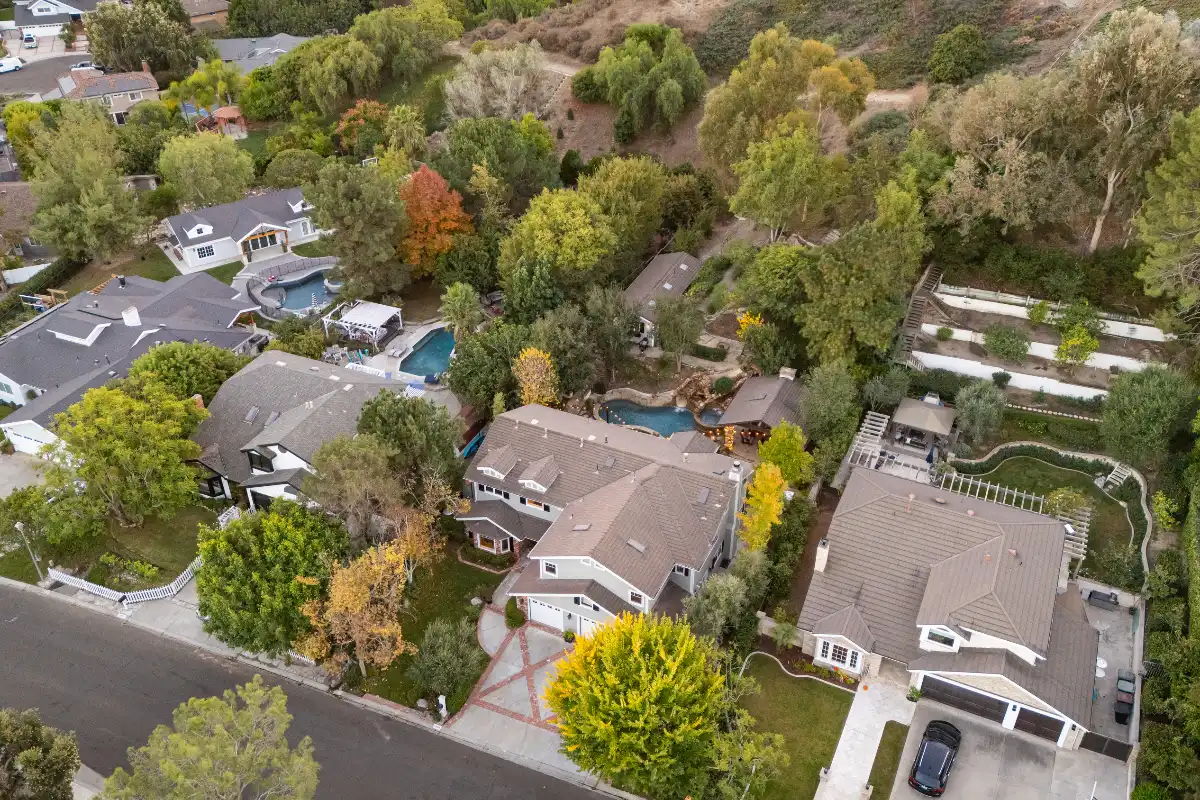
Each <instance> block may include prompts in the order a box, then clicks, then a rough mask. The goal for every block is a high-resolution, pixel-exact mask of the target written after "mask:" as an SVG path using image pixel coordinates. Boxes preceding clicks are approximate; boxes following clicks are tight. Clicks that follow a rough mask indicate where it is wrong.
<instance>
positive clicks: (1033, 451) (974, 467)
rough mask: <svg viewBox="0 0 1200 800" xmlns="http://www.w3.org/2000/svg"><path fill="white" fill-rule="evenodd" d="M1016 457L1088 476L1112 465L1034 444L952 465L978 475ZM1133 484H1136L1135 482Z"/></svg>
mask: <svg viewBox="0 0 1200 800" xmlns="http://www.w3.org/2000/svg"><path fill="white" fill-rule="evenodd" d="M1017 456H1028V457H1030V458H1036V459H1038V460H1040V461H1045V462H1047V463H1049V464H1053V465H1054V466H1056V467H1063V468H1065V469H1073V470H1078V471H1079V472H1086V473H1088V474H1089V475H1095V474H1097V473H1099V472H1112V465H1111V464H1109V463H1108V462H1107V461H1104V460H1102V459H1099V458H1080V457H1079V456H1068V455H1063V454H1062V453H1060V452H1058V451H1057V450H1055V449H1053V448H1050V447H1042V446H1040V445H1036V444H1016V445H1012V446H1011V447H1001V448H1000V449H999V450H997V451H996V452H994V453H993V454H992V455H991V456H989V457H988V458H987V459H985V460H983V461H972V462H964V461H959V460H957V459H955V461H954V462H952V463H953V466H954V468H955V469H956V470H958V471H959V472H961V473H963V474H965V475H980V474H982V473H984V472H991V471H992V470H994V469H995V468H996V467H998V466H1000V464H1001V463H1002V462H1005V461H1007V460H1008V459H1010V458H1015V457H1017ZM1134 484H1135V485H1136V484H1137V481H1136V480H1135V481H1134Z"/></svg>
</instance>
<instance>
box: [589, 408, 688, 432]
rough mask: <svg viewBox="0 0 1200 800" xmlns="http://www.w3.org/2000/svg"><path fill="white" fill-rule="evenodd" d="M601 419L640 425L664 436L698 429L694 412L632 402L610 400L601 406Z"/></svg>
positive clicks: (620, 423)
mask: <svg viewBox="0 0 1200 800" xmlns="http://www.w3.org/2000/svg"><path fill="white" fill-rule="evenodd" d="M600 419H602V420H604V421H606V422H612V423H613V424H616V425H640V426H642V427H643V428H649V429H650V430H652V431H658V432H659V433H661V434H662V435H663V436H670V435H671V434H672V433H679V432H680V431H692V430H695V429H696V420H695V417H693V416H692V412H691V411H688V410H687V409H686V408H678V407H676V406H644V405H641V404H640V403H634V402H632V401H630V400H609V401H608V402H606V403H603V404H601V406H600Z"/></svg>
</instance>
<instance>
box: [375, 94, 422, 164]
mask: <svg viewBox="0 0 1200 800" xmlns="http://www.w3.org/2000/svg"><path fill="white" fill-rule="evenodd" d="M383 132H384V134H385V135H386V136H387V144H388V147H390V148H392V149H393V150H403V151H404V152H405V153H407V154H408V155H409V157H410V158H424V156H425V149H426V144H425V118H424V116H423V115H422V113H421V109H419V108H414V107H413V106H406V105H403V104H401V105H398V106H392V110H391V111H390V112H388V118H387V122H386V123H384V126H383Z"/></svg>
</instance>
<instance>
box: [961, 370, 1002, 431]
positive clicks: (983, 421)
mask: <svg viewBox="0 0 1200 800" xmlns="http://www.w3.org/2000/svg"><path fill="white" fill-rule="evenodd" d="M954 406H955V409H956V410H957V411H958V427H959V430H961V431H962V432H963V435H964V436H965V437H966V438H967V440H968V441H970V442H972V443H973V444H982V443H983V442H984V441H986V440H987V439H988V438H989V437H991V436H995V435H996V434H997V433H999V432H1000V423H1001V422H1002V421H1003V420H1004V392H1002V391H1001V390H1000V389H999V388H998V387H997V386H996V384H994V383H992V382H991V381H983V380H980V381H974V382H972V383H969V384H967V385H966V386H964V387H963V388H961V389H959V390H958V394H956V395H954Z"/></svg>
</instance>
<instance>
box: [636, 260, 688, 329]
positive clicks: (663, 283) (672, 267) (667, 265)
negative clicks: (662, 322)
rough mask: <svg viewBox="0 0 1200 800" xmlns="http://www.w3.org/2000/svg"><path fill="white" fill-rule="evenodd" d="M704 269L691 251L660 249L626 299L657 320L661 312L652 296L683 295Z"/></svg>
mask: <svg viewBox="0 0 1200 800" xmlns="http://www.w3.org/2000/svg"><path fill="white" fill-rule="evenodd" d="M699 272H700V260H699V259H697V258H696V257H695V256H692V255H690V254H688V253H659V254H658V255H656V256H655V257H654V258H652V259H650V263H649V264H647V265H646V268H645V269H643V270H642V271H641V272H640V273H639V274H638V276H637V277H636V278H634V279H633V283H631V284H629V288H628V289H626V290H625V299H626V301H627V302H628V303H629V305H630V306H631V307H632V308H635V309H638V313H639V314H640V315H641V316H643V317H645V318H646V319H648V320H650V321H651V322H653V321H654V320H655V319H656V318H657V316H658V314H657V312H656V311H655V307H654V304H653V303H651V301H652V300H657V299H658V298H660V297H682V296H683V293H684V292H685V291H687V288H688V287H689V286H691V285H692V281H694V280H696V275H697V274H698V273H699Z"/></svg>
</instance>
